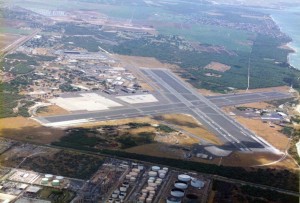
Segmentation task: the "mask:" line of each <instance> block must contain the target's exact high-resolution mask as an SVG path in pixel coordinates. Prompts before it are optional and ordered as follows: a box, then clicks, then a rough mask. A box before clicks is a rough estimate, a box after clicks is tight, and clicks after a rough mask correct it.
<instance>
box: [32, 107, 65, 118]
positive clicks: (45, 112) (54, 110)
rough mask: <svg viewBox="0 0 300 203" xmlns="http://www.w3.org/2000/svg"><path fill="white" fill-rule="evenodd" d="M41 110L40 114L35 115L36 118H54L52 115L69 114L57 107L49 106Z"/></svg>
mask: <svg viewBox="0 0 300 203" xmlns="http://www.w3.org/2000/svg"><path fill="white" fill-rule="evenodd" d="M42 108H43V109H41V110H40V112H38V113H37V116H54V115H65V114H69V113H70V112H68V111H67V110H65V109H63V108H61V107H59V106H57V105H51V106H46V107H42Z"/></svg>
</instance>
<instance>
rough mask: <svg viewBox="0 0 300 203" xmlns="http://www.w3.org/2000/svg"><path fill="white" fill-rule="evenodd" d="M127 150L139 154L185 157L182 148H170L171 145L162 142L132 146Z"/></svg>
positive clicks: (175, 157)
mask: <svg viewBox="0 0 300 203" xmlns="http://www.w3.org/2000/svg"><path fill="white" fill-rule="evenodd" d="M125 151H127V152H131V153H137V154H145V155H149V156H157V157H165V158H174V159H182V158H183V157H184V152H183V151H182V150H180V149H176V148H170V145H166V144H161V143H156V144H148V145H142V146H137V147H132V148H130V149H127V150H125Z"/></svg>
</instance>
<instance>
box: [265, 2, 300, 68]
mask: <svg viewBox="0 0 300 203" xmlns="http://www.w3.org/2000/svg"><path fill="white" fill-rule="evenodd" d="M266 12H268V13H269V14H270V15H271V17H272V18H273V20H274V21H275V22H276V24H277V25H278V26H279V27H280V29H281V31H282V32H284V33H285V34H287V35H288V36H289V37H291V38H292V42H290V43H289V44H287V45H288V46H289V47H290V48H292V49H293V50H294V53H291V54H289V56H288V59H289V63H290V64H291V65H292V66H293V67H294V68H297V69H300V7H295V8H289V9H284V10H266Z"/></svg>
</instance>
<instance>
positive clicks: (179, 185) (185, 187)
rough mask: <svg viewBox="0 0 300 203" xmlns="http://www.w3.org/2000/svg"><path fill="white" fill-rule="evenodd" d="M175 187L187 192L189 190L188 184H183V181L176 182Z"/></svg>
mask: <svg viewBox="0 0 300 203" xmlns="http://www.w3.org/2000/svg"><path fill="white" fill-rule="evenodd" d="M174 187H176V188H178V189H182V190H185V189H187V188H188V184H187V183H186V182H183V181H176V182H175V183H174Z"/></svg>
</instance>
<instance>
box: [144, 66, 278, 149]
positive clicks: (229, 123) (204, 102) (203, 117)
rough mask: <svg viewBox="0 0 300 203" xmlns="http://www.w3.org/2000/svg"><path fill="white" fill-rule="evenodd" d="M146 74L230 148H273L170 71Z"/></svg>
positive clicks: (156, 71)
mask: <svg viewBox="0 0 300 203" xmlns="http://www.w3.org/2000/svg"><path fill="white" fill-rule="evenodd" d="M143 71H144V72H145V73H146V74H147V75H148V76H149V77H151V78H152V79H153V80H154V81H156V83H157V84H158V85H160V86H161V87H162V89H163V91H167V92H169V93H171V94H173V95H175V96H176V97H177V98H178V100H180V101H181V102H182V103H184V104H185V105H186V107H187V109H188V113H190V114H192V115H193V116H194V117H195V118H196V119H198V120H199V121H200V122H201V123H202V124H204V125H205V126H206V127H207V128H209V129H210V130H211V131H212V132H214V133H215V134H216V135H217V136H219V137H220V138H222V140H226V141H227V145H228V146H230V147H232V146H235V147H237V148H239V149H240V150H242V151H248V150H256V149H264V148H268V149H273V147H272V146H270V145H269V144H268V143H265V142H264V141H262V140H260V139H259V138H258V137H257V136H256V135H255V134H253V133H252V132H250V131H249V130H248V129H246V128H244V127H243V126H242V125H240V124H239V123H237V122H236V121H234V120H233V119H231V118H230V117H228V116H227V115H225V114H224V113H223V112H222V111H221V110H220V109H219V108H218V107H217V106H216V105H215V104H214V103H212V102H211V101H209V100H208V99H207V98H205V97H204V96H202V95H200V94H199V93H198V92H196V91H195V90H193V89H192V88H190V87H189V86H188V85H187V84H185V83H184V82H183V81H182V80H180V79H179V78H178V77H177V76H176V75H175V74H173V73H172V72H170V71H169V70H165V69H145V70H143ZM193 100H195V101H197V102H198V105H201V107H198V106H195V105H194V104H193V103H192V101H193Z"/></svg>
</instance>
